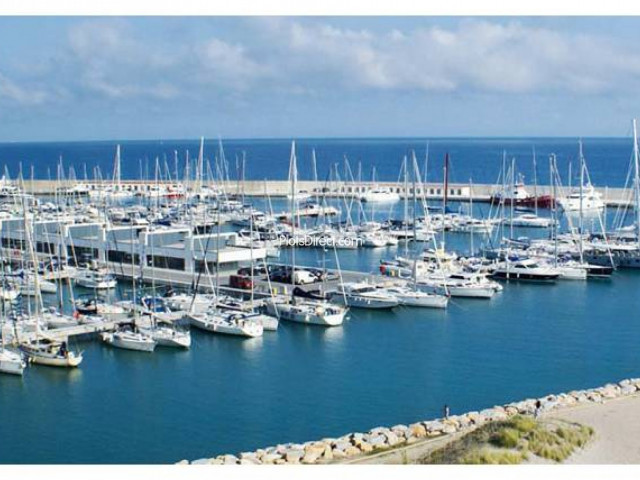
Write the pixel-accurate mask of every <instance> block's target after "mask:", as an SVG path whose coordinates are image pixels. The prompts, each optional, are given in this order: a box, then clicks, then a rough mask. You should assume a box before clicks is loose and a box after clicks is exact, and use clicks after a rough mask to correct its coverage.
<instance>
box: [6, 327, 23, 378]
mask: <svg viewBox="0 0 640 480" xmlns="http://www.w3.org/2000/svg"><path fill="white" fill-rule="evenodd" d="M3 327H4V324H3V323H0V373H8V374H10V375H22V372H23V371H24V369H25V368H27V362H25V361H24V357H23V356H22V354H21V353H19V352H14V351H13V350H8V349H7V348H6V347H5V344H4V328H3Z"/></svg>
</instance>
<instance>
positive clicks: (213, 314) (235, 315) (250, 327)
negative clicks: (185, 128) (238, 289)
mask: <svg viewBox="0 0 640 480" xmlns="http://www.w3.org/2000/svg"><path fill="white" fill-rule="evenodd" d="M187 318H188V319H189V323H190V324H191V326H193V327H195V328H198V329H200V330H206V331H207V332H212V333H222V334H225V335H237V336H241V337H260V336H262V334H263V332H264V327H263V326H262V325H261V324H260V323H258V322H254V321H252V315H251V314H247V313H244V312H236V311H215V310H213V311H210V312H207V313H204V314H188V315H187Z"/></svg>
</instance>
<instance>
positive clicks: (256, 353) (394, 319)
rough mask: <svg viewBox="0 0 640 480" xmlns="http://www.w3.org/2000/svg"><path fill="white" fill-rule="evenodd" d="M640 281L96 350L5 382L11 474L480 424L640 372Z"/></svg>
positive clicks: (618, 279)
mask: <svg viewBox="0 0 640 480" xmlns="http://www.w3.org/2000/svg"><path fill="white" fill-rule="evenodd" d="M639 287H640V276H638V275H636V274H634V273H617V274H616V276H615V278H614V280H613V281H610V282H607V281H602V282H597V281H596V282H586V283H582V282H575V283H573V282H566V283H559V284H557V285H555V286H539V285H516V284H512V285H509V286H508V288H506V289H505V291H504V292H503V293H502V294H501V295H498V296H497V297H495V298H494V299H493V300H491V301H472V300H469V301H463V300H457V301H455V302H452V304H451V305H450V308H449V309H448V310H447V311H445V312H439V311H429V310H411V309H406V308H405V309H398V310H396V311H394V312H392V313H378V312H375V313H374V312H366V311H357V312H356V311H354V312H353V313H352V315H351V318H350V319H349V320H348V321H347V322H346V323H345V325H344V326H343V327H340V328H334V329H322V328H313V327H305V326H298V325H292V324H283V325H282V326H281V328H280V330H279V331H278V332H277V333H275V334H273V333H271V334H268V335H265V336H264V337H263V338H260V339H252V340H239V339H235V338H227V337H220V336H214V335H208V334H202V333H200V332H194V342H193V346H192V349H191V350H190V351H186V352H177V351H172V350H163V349H158V350H157V351H156V352H155V353H153V354H150V355H147V354H141V353H135V352H126V351H122V350H114V349H111V348H109V347H107V346H104V345H102V344H100V343H99V342H97V341H96V342H84V343H81V344H80V347H81V348H83V349H84V350H85V361H84V363H83V365H82V368H81V369H79V370H76V371H66V370H56V369H49V368H46V367H33V368H30V369H29V370H28V371H27V372H26V374H25V376H24V378H22V379H20V378H13V377H9V376H2V377H0V411H1V412H3V413H2V422H1V423H0V426H1V433H2V435H0V462H2V463H156V462H158V463H166V462H173V461H177V460H180V459H182V458H189V459H195V458H200V457H203V456H212V455H214V454H218V453H224V452H236V451H242V450H248V449H254V448H257V447H260V446H268V445H272V444H276V443H278V442H288V441H306V440H310V439H317V438H322V437H327V436H338V435H341V434H343V433H346V432H349V431H358V430H366V429H369V428H372V427H374V426H378V425H394V424H396V423H402V422H412V421H416V420H419V419H427V418H431V417H436V416H439V415H440V412H441V408H442V405H443V404H445V403H447V404H449V405H451V408H452V411H453V412H454V413H455V412H464V411H469V410H473V409H480V408H483V407H489V406H492V405H494V404H498V403H504V402H508V401H511V400H517V399H521V398H525V397H528V396H534V395H543V394H546V393H550V392H560V391H567V390H569V389H573V388H584V387H589V386H594V385H599V384H603V383H606V382H609V381H612V380H616V379H621V378H625V377H632V376H638V375H639V374H640V350H639V349H638V348H637V346H638V342H639V341H640V321H638V317H637V315H636V314H635V313H634V312H637V311H638V309H639V308H640V298H639V297H638V295H637V291H638V288H639Z"/></svg>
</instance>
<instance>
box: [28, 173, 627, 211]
mask: <svg viewBox="0 0 640 480" xmlns="http://www.w3.org/2000/svg"><path fill="white" fill-rule="evenodd" d="M78 184H82V185H85V186H87V187H88V188H89V189H91V190H99V189H101V188H104V187H105V186H106V185H108V184H109V183H105V182H92V181H87V182H84V181H83V182H69V181H63V182H56V181H51V180H31V181H25V182H24V185H25V190H26V192H27V193H30V194H33V195H38V196H53V195H55V194H56V192H62V191H64V190H66V189H70V188H72V187H73V186H75V185H78ZM158 184H159V185H165V186H177V185H178V182H166V181H160V182H155V181H140V180H122V181H121V188H122V189H123V190H124V191H129V192H133V193H139V194H144V192H148V191H151V189H152V187H154V186H156V185H158ZM204 185H210V186H211V187H213V186H215V187H217V188H218V189H220V190H222V191H224V192H226V194H227V195H233V196H239V197H241V196H247V197H264V196H266V195H267V194H268V195H269V196H271V197H286V196H287V195H290V194H291V183H290V182H289V181H287V180H266V181H265V180H246V181H244V182H242V183H238V182H237V181H225V182H216V183H215V185H214V184H213V183H211V184H207V183H206V182H205V183H204ZM374 187H383V188H389V189H390V190H391V191H392V192H395V193H398V194H399V195H400V197H401V198H413V196H414V191H413V186H411V185H409V186H408V187H405V185H404V183H403V182H375V183H373V182H357V183H353V182H320V181H318V182H314V181H304V180H301V181H298V182H297V190H298V192H306V193H307V194H309V195H310V200H314V199H316V198H322V197H325V198H354V197H358V196H360V195H362V194H363V193H365V192H367V191H369V190H371V189H373V188H374ZM507 188H509V187H507ZM525 188H526V189H527V191H528V192H529V193H530V194H532V195H533V194H534V193H535V194H536V195H552V194H553V189H552V187H551V186H549V185H538V186H537V187H534V186H533V185H525ZM501 189H502V187H501V186H500V185H494V184H472V185H469V184H468V183H464V184H463V183H450V184H449V185H448V188H447V198H448V200H451V201H463V202H464V201H469V200H472V201H474V202H488V201H489V200H490V198H491V196H492V195H494V194H496V193H498V192H500V190H501ZM563 190H564V192H558V196H561V195H562V194H563V193H564V194H568V192H569V189H568V188H566V187H565V188H564V189H563ZM595 190H596V191H597V192H599V193H600V194H601V195H602V199H603V201H604V202H605V204H606V205H607V206H611V207H616V206H626V205H632V203H633V202H632V199H633V192H632V189H625V188H610V187H595ZM69 195H73V194H69ZM415 195H416V196H418V197H420V198H426V199H427V200H440V201H441V200H443V197H444V186H443V185H442V183H427V184H426V185H424V186H418V187H416V192H415Z"/></svg>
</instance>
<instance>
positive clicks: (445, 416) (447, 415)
mask: <svg viewBox="0 0 640 480" xmlns="http://www.w3.org/2000/svg"><path fill="white" fill-rule="evenodd" d="M442 413H443V416H444V418H445V419H447V418H449V413H450V410H449V405H447V404H445V406H444V408H443V409H442Z"/></svg>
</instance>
